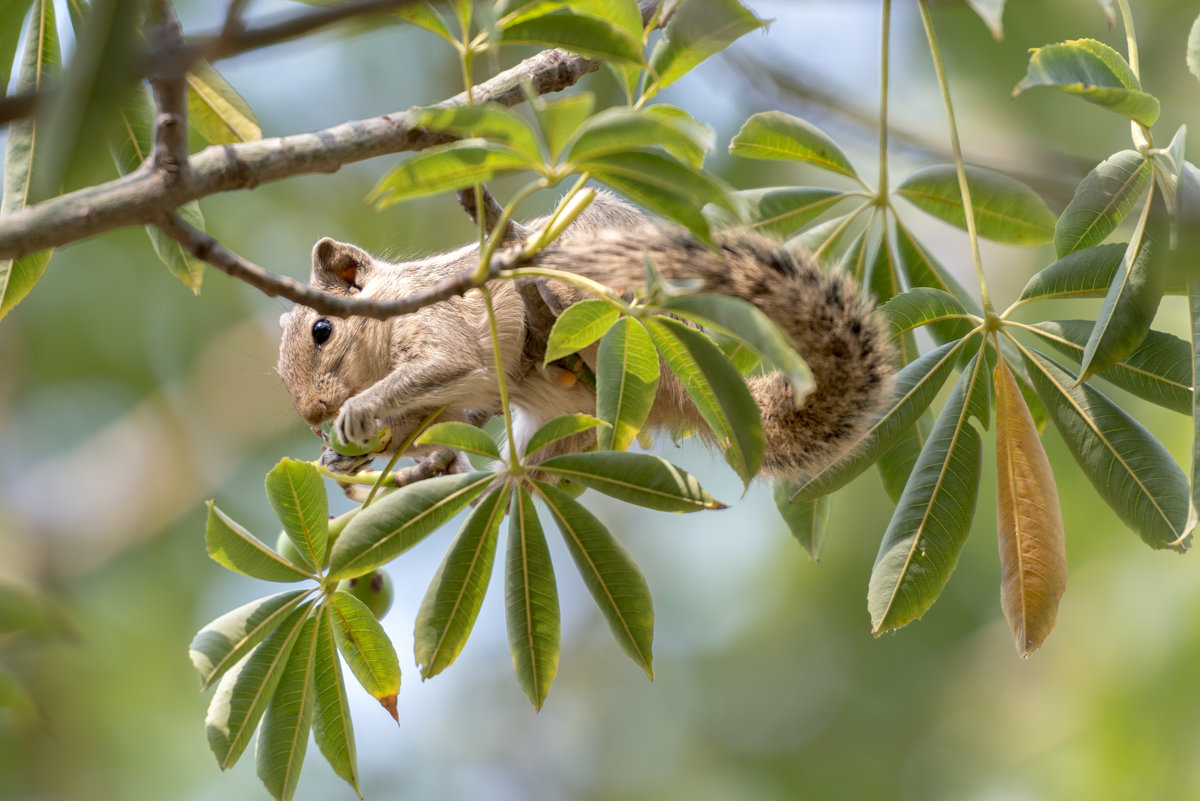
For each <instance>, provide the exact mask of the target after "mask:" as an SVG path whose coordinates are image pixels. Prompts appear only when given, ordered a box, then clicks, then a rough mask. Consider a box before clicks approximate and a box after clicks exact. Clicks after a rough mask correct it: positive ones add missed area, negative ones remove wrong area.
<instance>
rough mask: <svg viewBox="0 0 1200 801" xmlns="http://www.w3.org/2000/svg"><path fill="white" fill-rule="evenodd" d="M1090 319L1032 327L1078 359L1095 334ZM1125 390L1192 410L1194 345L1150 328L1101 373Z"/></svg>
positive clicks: (1171, 406) (1184, 410)
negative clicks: (1140, 341)
mask: <svg viewBox="0 0 1200 801" xmlns="http://www.w3.org/2000/svg"><path fill="white" fill-rule="evenodd" d="M1092 328H1093V324H1092V321H1091V320H1048V321H1046V322H1042V323H1036V324H1035V325H1034V326H1033V329H1034V330H1035V331H1036V332H1037V333H1038V334H1039V335H1041V336H1042V337H1044V338H1045V339H1046V341H1047V342H1049V343H1050V344H1052V345H1053V346H1054V347H1055V348H1057V349H1058V350H1059V351H1060V352H1062V353H1064V354H1066V355H1067V356H1068V357H1070V358H1072V359H1074V360H1075V361H1079V360H1080V359H1081V358H1082V356H1083V349H1084V347H1085V346H1086V344H1087V341H1088V338H1089V337H1090V336H1091V334H1092ZM1099 377H1100V378H1103V379H1105V380H1107V381H1111V382H1112V383H1113V384H1116V385H1117V386H1118V387H1120V388H1121V389H1123V390H1125V391H1126V392H1130V393H1132V394H1134V395H1137V396H1138V397H1139V398H1143V399H1145V400H1148V401H1150V402H1151V403H1156V404H1158V405H1159V406H1165V407H1166V408H1168V409H1171V410H1172V411H1176V412H1179V413H1180V414H1187V415H1190V414H1191V413H1192V347H1191V344H1190V343H1188V342H1185V341H1184V340H1182V339H1180V338H1179V337H1176V336H1173V335H1171V334H1164V333H1162V332H1161V331H1151V332H1150V333H1149V334H1147V335H1146V338H1145V339H1144V340H1143V341H1142V344H1140V345H1138V346H1137V348H1135V349H1134V351H1133V352H1132V353H1130V354H1129V355H1128V356H1126V357H1125V358H1124V359H1122V360H1121V361H1119V362H1117V363H1116V364H1114V365H1113V366H1112V367H1109V368H1108V369H1107V370H1105V371H1104V372H1102V373H1100V374H1099Z"/></svg>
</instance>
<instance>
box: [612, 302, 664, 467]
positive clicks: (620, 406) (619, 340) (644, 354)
mask: <svg viewBox="0 0 1200 801" xmlns="http://www.w3.org/2000/svg"><path fill="white" fill-rule="evenodd" d="M658 374H659V367H658V354H657V353H655V352H654V344H653V343H652V342H651V341H650V335H649V334H648V333H647V332H646V326H644V325H643V324H642V323H641V321H639V320H635V319H633V318H632V317H622V318H621V319H620V320H618V321H617V322H616V324H615V325H614V326H613V327H612V328H611V329H609V331H608V333H607V334H605V335H604V338H603V339H601V340H600V354H599V356H598V357H597V360H596V415H597V416H598V417H599V418H600V419H601V420H603V421H604V422H606V423H608V424H609V426H611V427H610V428H602V429H600V431H599V432H597V440H598V441H599V444H600V447H601V448H612V449H613V450H625V449H626V448H628V447H629V446H630V445H631V444H633V440H634V439H635V438H636V437H637V434H638V432H639V431H640V430H641V428H642V425H643V424H644V423H645V422H646V417H647V415H649V414H650V407H651V406H652V405H653V404H654V397H655V393H656V392H657V391H658V378H659V375H658Z"/></svg>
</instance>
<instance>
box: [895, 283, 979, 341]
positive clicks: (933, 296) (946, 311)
mask: <svg viewBox="0 0 1200 801" xmlns="http://www.w3.org/2000/svg"><path fill="white" fill-rule="evenodd" d="M880 311H881V312H883V314H884V315H885V316H886V317H887V319H888V323H889V324H890V325H891V329H892V334H893V335H894V336H899V335H900V334H905V333H908V332H909V331H915V330H916V329H918V328H920V327H922V326H925V325H931V324H934V323H938V322H941V321H948V320H955V321H958V320H962V321H963V322H966V323H967V325H968V326H970V327H971V328H973V327H974V326H973V325H972V321H971V320H969V319H967V318H968V315H969V314H970V313H969V312H968V311H967V309H966V307H965V306H963V304H962V302H961V301H960V300H959V299H958V298H956V297H954V296H953V295H951V294H949V293H947V292H943V291H942V290H940V289H932V288H930V287H925V286H919V287H914V288H913V289H910V290H908V291H907V292H902V293H901V294H899V295H896V296H895V297H894V298H892V299H890V300H888V301H887V302H886V303H884V304H883V305H882V306H880ZM971 328H968V329H967V331H966V333H970V330H971Z"/></svg>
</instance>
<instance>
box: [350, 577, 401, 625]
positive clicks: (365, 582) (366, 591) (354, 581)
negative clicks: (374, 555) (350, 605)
mask: <svg viewBox="0 0 1200 801" xmlns="http://www.w3.org/2000/svg"><path fill="white" fill-rule="evenodd" d="M338 590H340V591H343V592H348V593H350V594H351V595H353V596H354V597H355V598H357V599H358V600H360V601H362V602H363V603H364V604H366V605H367V608H368V609H370V610H371V614H373V615H375V618H376V619H377V620H380V619H382V618H383V616H384V615H386V614H387V613H388V610H389V609H391V608H392V601H393V600H395V596H396V591H395V589H394V588H393V587H392V577H391V576H389V575H388V574H387V573H384V572H383V571H382V570H373V571H371V572H370V573H367V574H366V575H364V576H359V577H357V578H351V579H343V580H341V581H339V582H338Z"/></svg>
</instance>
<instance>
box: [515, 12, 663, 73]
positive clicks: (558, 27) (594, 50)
mask: <svg viewBox="0 0 1200 801" xmlns="http://www.w3.org/2000/svg"><path fill="white" fill-rule="evenodd" d="M501 41H503V42H504V43H505V44H538V45H546V46H548V47H561V48H563V49H564V50H570V51H571V52H573V53H579V54H581V55H584V56H588V57H589V58H599V59H603V60H605V61H618V62H623V63H627V64H632V65H637V66H640V65H641V64H642V63H643V62H644V60H645V59H644V56H643V54H642V40H641V37H640V36H635V35H633V34H631V33H629V31H626V30H624V29H622V28H621V27H620V26H619V25H616V24H614V23H612V22H610V21H609V20H606V19H600V18H597V17H589V16H583V15H581V14H571V13H554V14H545V15H542V16H539V17H533V18H528V19H523V20H520V21H519V22H515V23H512V24H509V25H506V26H504V29H503V33H502V34H501Z"/></svg>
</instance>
